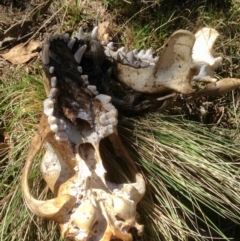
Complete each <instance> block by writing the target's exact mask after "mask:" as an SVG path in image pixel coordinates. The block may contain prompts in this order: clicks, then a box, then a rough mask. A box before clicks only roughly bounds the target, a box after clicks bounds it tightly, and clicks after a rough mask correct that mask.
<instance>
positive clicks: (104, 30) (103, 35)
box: [98, 21, 112, 43]
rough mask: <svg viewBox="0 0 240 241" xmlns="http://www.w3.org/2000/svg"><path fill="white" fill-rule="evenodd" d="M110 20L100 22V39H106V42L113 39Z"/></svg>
mask: <svg viewBox="0 0 240 241" xmlns="http://www.w3.org/2000/svg"><path fill="white" fill-rule="evenodd" d="M109 26H110V22H109V21H105V22H102V23H99V24H98V39H99V40H101V41H104V42H105V43H109V41H110V40H111V39H112V38H111V36H109V35H110V32H111V30H110V27H109Z"/></svg>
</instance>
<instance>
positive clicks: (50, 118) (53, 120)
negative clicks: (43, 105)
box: [48, 115, 57, 125]
mask: <svg viewBox="0 0 240 241" xmlns="http://www.w3.org/2000/svg"><path fill="white" fill-rule="evenodd" d="M48 124H49V125H54V124H57V118H56V117H55V116H52V115H50V116H48Z"/></svg>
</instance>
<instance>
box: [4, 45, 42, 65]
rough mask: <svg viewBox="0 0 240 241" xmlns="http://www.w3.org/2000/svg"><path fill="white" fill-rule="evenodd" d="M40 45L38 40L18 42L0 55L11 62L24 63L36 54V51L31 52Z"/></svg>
mask: <svg viewBox="0 0 240 241" xmlns="http://www.w3.org/2000/svg"><path fill="white" fill-rule="evenodd" d="M40 45H41V42H39V41H31V42H29V43H28V44H24V43H21V44H18V45H16V46H14V47H13V48H12V49H10V50H9V51H8V52H7V53H6V54H1V56H2V57H3V58H4V59H6V60H8V61H9V62H11V63H12V64H24V63H26V62H28V61H29V60H30V59H32V58H33V57H35V56H37V55H38V53H37V52H35V53H33V51H34V50H36V49H37V48H38V47H39V46H40Z"/></svg>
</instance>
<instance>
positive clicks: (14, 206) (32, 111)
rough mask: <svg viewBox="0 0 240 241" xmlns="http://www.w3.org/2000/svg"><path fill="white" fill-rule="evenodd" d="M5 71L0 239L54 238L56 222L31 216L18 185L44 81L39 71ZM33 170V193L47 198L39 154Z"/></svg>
mask: <svg viewBox="0 0 240 241" xmlns="http://www.w3.org/2000/svg"><path fill="white" fill-rule="evenodd" d="M6 75H7V76H6V77H7V78H8V82H2V83H1V87H0V115H1V120H2V123H3V127H4V135H5V136H7V137H8V138H7V140H6V142H7V144H8V146H9V148H8V152H7V153H5V155H2V156H1V158H0V173H1V174H0V175H1V178H0V207H1V208H0V240H1V241H7V240H29V241H30V240H56V238H57V239H59V232H58V231H57V225H55V224H53V223H49V222H46V221H44V220H42V219H40V218H36V217H33V215H32V214H31V213H30V212H29V211H28V210H27V208H26V207H25V205H24V202H23V198H22V191H21V185H20V179H21V171H22V169H23V166H24V163H25V160H26V155H27V150H28V146H29V143H30V141H31V139H32V137H33V135H34V132H35V130H36V129H37V127H38V122H39V118H40V116H41V108H42V100H43V98H44V96H45V94H44V87H43V83H42V81H41V77H40V74H37V75H34V77H33V76H31V75H28V74H26V73H24V72H22V71H18V72H15V73H10V72H9V73H7V74H6ZM39 157H40V156H39ZM32 170H33V171H32V173H31V177H30V182H31V183H32V187H33V193H34V195H36V196H38V197H42V198H44V197H45V198H46V196H47V190H46V189H44V188H45V184H44V183H43V181H42V178H41V175H40V167H39V158H38V159H37V160H36V162H35V163H34V165H33V169H32Z"/></svg>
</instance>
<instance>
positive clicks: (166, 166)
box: [120, 113, 240, 240]
mask: <svg viewBox="0 0 240 241" xmlns="http://www.w3.org/2000/svg"><path fill="white" fill-rule="evenodd" d="M120 128H121V131H120V133H122V138H123V139H124V143H127V146H130V147H131V153H132V154H133V153H134V158H135V160H139V161H138V163H139V165H140V169H141V171H142V173H143V174H144V176H145V178H146V181H147V187H148V191H147V194H146V195H145V198H144V200H143V202H142V204H141V206H140V208H139V211H140V212H141V213H142V214H141V217H144V223H146V224H147V231H149V230H150V233H148V234H146V235H147V237H146V240H160V239H158V238H157V237H161V240H175V239H176V240H211V239H213V238H214V237H215V238H223V239H224V240H230V239H228V238H234V234H233V232H232V231H233V230H234V229H235V228H237V227H238V225H237V224H238V223H239V222H240V219H239V211H240V210H239V204H240V198H239V195H238V194H239V192H240V184H239V154H240V153H239V148H238V146H237V145H235V143H234V141H233V140H230V139H229V138H227V137H225V136H221V135H219V133H220V131H221V132H222V129H221V128H220V129H215V131H216V133H213V132H212V131H211V130H210V129H208V128H206V127H204V126H202V125H201V124H199V123H196V122H191V121H186V120H184V119H183V118H182V117H174V116H166V115H161V114H156V113H155V114H150V115H147V116H146V117H142V118H139V119H123V121H122V122H121V125H120ZM225 134H226V133H225ZM229 226H230V227H229ZM229 228H230V230H228V229H229Z"/></svg>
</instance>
